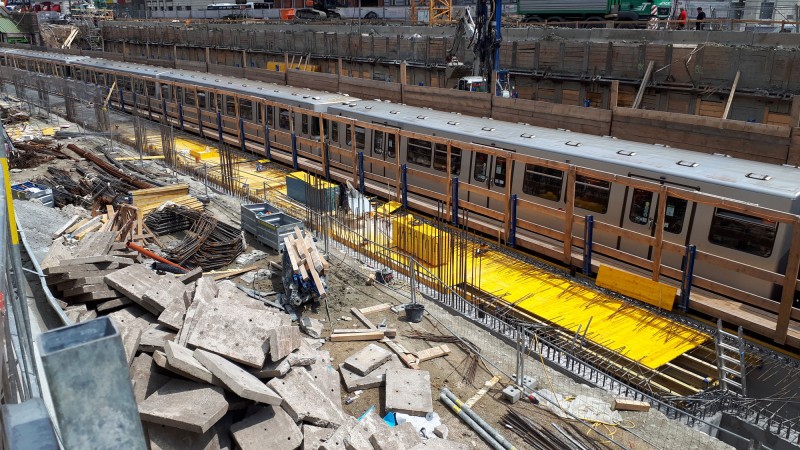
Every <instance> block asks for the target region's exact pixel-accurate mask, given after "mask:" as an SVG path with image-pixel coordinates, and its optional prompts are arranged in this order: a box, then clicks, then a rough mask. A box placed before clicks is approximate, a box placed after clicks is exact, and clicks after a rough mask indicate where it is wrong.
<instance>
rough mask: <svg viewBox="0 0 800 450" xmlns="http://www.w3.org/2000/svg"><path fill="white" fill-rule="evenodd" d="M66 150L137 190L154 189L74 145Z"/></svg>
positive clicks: (149, 184) (150, 185) (68, 146)
mask: <svg viewBox="0 0 800 450" xmlns="http://www.w3.org/2000/svg"><path fill="white" fill-rule="evenodd" d="M67 148H68V149H70V150H72V151H73V152H75V153H77V154H78V155H79V156H81V157H83V158H86V159H88V160H89V161H91V162H93V163H95V164H97V165H98V166H99V167H100V168H101V169H103V170H104V171H106V172H107V173H108V174H109V175H111V176H114V177H117V178H119V179H120V180H122V181H124V182H126V183H128V184H130V185H131V186H135V187H137V188H139V189H148V188H152V187H155V186H154V185H153V184H152V183H148V182H146V181H142V180H140V179H138V178H135V177H132V176H130V175H127V174H125V173H123V172H121V171H119V170H117V168H116V167H114V166H112V165H111V164H109V163H107V162H105V161H103V160H102V159H100V158H98V157H97V156H96V155H94V154H93V153H91V152H88V151H86V150H84V149H82V148H80V147H78V146H77V145H75V144H69V145H67Z"/></svg>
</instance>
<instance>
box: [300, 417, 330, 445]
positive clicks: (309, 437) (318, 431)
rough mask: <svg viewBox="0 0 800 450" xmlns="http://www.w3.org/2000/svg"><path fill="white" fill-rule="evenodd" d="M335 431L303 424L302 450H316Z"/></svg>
mask: <svg viewBox="0 0 800 450" xmlns="http://www.w3.org/2000/svg"><path fill="white" fill-rule="evenodd" d="M335 431H336V430H334V429H333V428H322V427H315V426H314V425H309V424H307V423H306V424H303V450H318V449H319V448H320V446H321V445H322V444H323V443H324V442H325V441H327V440H328V439H329V438H330V437H331V435H333V433H334V432H335Z"/></svg>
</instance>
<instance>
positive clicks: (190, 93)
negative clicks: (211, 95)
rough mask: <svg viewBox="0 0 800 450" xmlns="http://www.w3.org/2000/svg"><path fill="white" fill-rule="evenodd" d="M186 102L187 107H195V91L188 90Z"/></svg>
mask: <svg viewBox="0 0 800 450" xmlns="http://www.w3.org/2000/svg"><path fill="white" fill-rule="evenodd" d="M185 97H186V101H185V102H184V104H185V105H186V106H194V105H195V97H196V96H195V94H194V91H192V90H189V89H187V90H186V93H185Z"/></svg>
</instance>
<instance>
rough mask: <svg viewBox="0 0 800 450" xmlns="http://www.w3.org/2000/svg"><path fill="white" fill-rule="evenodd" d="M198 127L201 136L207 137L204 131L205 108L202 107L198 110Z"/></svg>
mask: <svg viewBox="0 0 800 450" xmlns="http://www.w3.org/2000/svg"><path fill="white" fill-rule="evenodd" d="M197 127H198V129H199V130H200V137H206V135H205V134H204V133H203V110H202V109H198V110H197Z"/></svg>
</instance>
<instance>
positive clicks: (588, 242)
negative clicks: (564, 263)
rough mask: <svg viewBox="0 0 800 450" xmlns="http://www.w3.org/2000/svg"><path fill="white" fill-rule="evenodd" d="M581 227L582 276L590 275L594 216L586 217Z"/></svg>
mask: <svg viewBox="0 0 800 450" xmlns="http://www.w3.org/2000/svg"><path fill="white" fill-rule="evenodd" d="M585 220H586V222H585V225H584V227H583V274H584V275H586V276H590V275H591V274H592V237H593V235H594V216H591V215H588V216H586V219H585Z"/></svg>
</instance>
